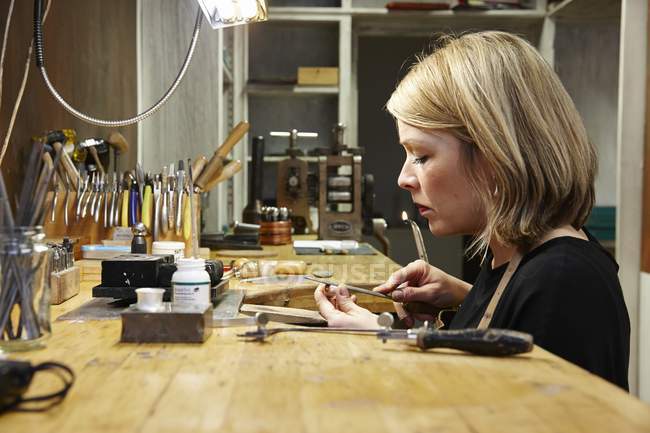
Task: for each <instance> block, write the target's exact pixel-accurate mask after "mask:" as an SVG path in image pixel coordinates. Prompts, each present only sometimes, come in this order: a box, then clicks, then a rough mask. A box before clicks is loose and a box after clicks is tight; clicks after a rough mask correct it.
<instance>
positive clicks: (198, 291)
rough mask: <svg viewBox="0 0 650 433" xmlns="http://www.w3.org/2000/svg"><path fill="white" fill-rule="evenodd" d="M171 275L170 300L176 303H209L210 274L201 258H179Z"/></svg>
mask: <svg viewBox="0 0 650 433" xmlns="http://www.w3.org/2000/svg"><path fill="white" fill-rule="evenodd" d="M176 266H177V269H176V272H174V275H172V294H173V298H172V301H173V302H174V304H177V305H206V306H207V305H210V304H211V302H210V275H209V274H208V273H207V271H206V270H205V260H203V259H193V258H192V259H180V260H178V261H177V262H176Z"/></svg>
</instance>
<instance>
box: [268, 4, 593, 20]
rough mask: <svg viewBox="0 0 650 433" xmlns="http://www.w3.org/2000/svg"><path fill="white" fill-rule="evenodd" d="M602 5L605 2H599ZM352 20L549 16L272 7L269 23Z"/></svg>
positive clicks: (530, 12)
mask: <svg viewBox="0 0 650 433" xmlns="http://www.w3.org/2000/svg"><path fill="white" fill-rule="evenodd" d="M600 1H603V0H600ZM342 16H351V17H352V18H364V17H390V18H404V17H409V18H416V19H421V18H425V19H441V20H458V19H461V20H462V19H471V20H475V19H489V20H495V19H496V20H498V19H506V18H508V19H533V20H536V19H542V18H544V17H545V16H546V13H545V12H544V11H542V10H539V9H511V10H487V11H481V10H477V11H453V10H442V11H389V10H388V9H386V8H378V7H357V8H354V7H353V8H327V7H270V8H269V19H271V20H282V19H292V20H300V21H323V20H325V21H329V20H335V19H336V17H342Z"/></svg>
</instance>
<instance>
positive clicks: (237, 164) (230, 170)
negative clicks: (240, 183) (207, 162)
mask: <svg viewBox="0 0 650 433" xmlns="http://www.w3.org/2000/svg"><path fill="white" fill-rule="evenodd" d="M241 168H242V165H241V161H240V160H237V161H230V162H229V163H228V164H226V165H224V166H223V169H222V170H221V174H220V175H219V176H218V177H216V178H214V179H212V180H211V181H210V182H208V183H207V185H205V189H204V190H203V192H208V191H210V190H212V188H214V187H215V186H217V185H218V184H220V183H221V182H223V181H225V180H227V179H230V178H231V177H233V176H234V175H235V174H237V173H239V171H241Z"/></svg>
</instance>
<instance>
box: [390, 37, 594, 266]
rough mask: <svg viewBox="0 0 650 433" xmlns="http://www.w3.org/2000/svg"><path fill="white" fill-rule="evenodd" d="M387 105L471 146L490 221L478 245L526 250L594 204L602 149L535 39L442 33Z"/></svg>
mask: <svg viewBox="0 0 650 433" xmlns="http://www.w3.org/2000/svg"><path fill="white" fill-rule="evenodd" d="M386 108H387V109H388V111H389V112H390V113H391V114H392V116H393V117H394V118H396V119H397V120H400V121H402V122H404V123H407V124H409V125H411V126H414V127H417V128H421V129H443V130H446V131H447V132H450V133H452V134H453V135H454V136H456V137H457V138H458V139H459V140H460V141H461V142H462V143H463V144H464V146H463V149H464V150H463V158H462V161H463V168H464V171H465V172H466V175H467V176H468V178H469V180H470V184H471V185H472V187H473V188H474V190H475V191H476V193H477V196H478V197H479V198H480V201H481V206H482V207H483V209H484V215H485V223H484V225H483V229H482V231H481V232H480V233H475V234H474V236H475V237H474V242H473V243H472V245H471V246H470V248H469V250H470V251H471V252H472V253H474V254H476V253H479V252H480V251H487V247H488V245H489V242H490V240H491V239H492V238H495V239H496V240H498V241H499V242H501V243H504V244H507V245H513V246H517V247H521V248H528V247H530V246H532V245H533V244H534V243H535V241H537V240H539V239H540V238H541V237H542V236H543V235H544V234H546V233H547V232H548V231H550V230H552V229H554V228H556V227H559V226H562V225H566V224H570V225H572V226H573V227H574V228H576V229H580V228H581V227H582V226H583V225H584V223H585V221H586V220H587V217H588V216H589V213H590V212H591V208H592V206H593V204H594V178H595V176H596V170H597V156H596V150H595V148H594V146H593V145H592V144H591V143H590V142H589V140H588V138H587V132H586V130H585V127H584V124H583V122H582V119H581V118H580V115H579V114H578V111H577V110H576V108H575V105H574V104H573V101H572V100H571V98H570V97H569V95H568V93H567V92H566V90H565V89H564V87H563V86H562V83H561V82H560V80H559V78H558V77H557V75H556V74H555V72H553V70H552V69H551V67H550V66H549V65H548V64H547V63H546V62H545V61H544V59H543V58H542V57H541V55H540V54H539V53H538V52H537V51H536V50H535V48H533V47H532V46H531V45H530V44H529V43H528V42H526V41H525V40H523V39H522V38H520V37H517V36H514V35H512V34H509V33H504V32H496V31H487V32H479V33H468V34H464V35H461V36H450V35H443V36H440V37H438V38H437V40H436V42H435V43H434V51H433V53H432V54H430V55H428V56H426V57H423V58H419V59H418V61H417V63H416V64H415V65H414V66H412V67H411V69H410V71H409V72H408V74H407V75H406V76H405V77H404V79H403V80H402V81H401V82H400V83H399V85H398V86H397V88H396V89H395V91H394V92H393V94H392V96H391V97H390V100H389V101H388V103H387V105H386Z"/></svg>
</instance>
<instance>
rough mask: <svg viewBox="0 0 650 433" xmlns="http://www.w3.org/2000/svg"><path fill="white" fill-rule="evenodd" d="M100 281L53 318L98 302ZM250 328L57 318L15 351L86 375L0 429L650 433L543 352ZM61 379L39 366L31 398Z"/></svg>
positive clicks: (607, 394)
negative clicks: (130, 338)
mask: <svg viewBox="0 0 650 433" xmlns="http://www.w3.org/2000/svg"><path fill="white" fill-rule="evenodd" d="M327 259H328V260H334V263H339V264H340V263H341V262H343V263H344V264H345V263H346V262H348V261H349V263H348V264H352V263H355V259H357V257H339V256H336V257H328V258H327ZM375 259H376V260H377V259H380V261H381V260H385V259H382V258H381V257H376V256H375ZM312 260H313V261H315V260H316V259H312ZM319 261H320V259H319ZM320 263H324V262H322V261H321V262H320ZM367 263H370V262H367ZM377 269H379V266H378V267H377ZM92 285H93V283H91V282H84V283H82V292H81V294H80V295H79V296H76V297H74V298H72V299H70V300H69V301H67V302H65V303H63V304H62V305H60V306H56V307H53V308H52V316H53V317H54V318H56V317H57V316H59V315H60V314H61V313H63V312H66V311H69V310H71V309H73V308H75V307H77V306H79V305H81V304H82V303H83V302H85V301H86V300H87V299H89V297H90V287H91V286H92ZM242 331H243V328H226V329H223V328H222V329H216V330H215V332H214V333H213V334H212V336H211V337H210V338H209V339H208V341H207V342H205V343H204V344H202V345H162V344H141V345H135V344H121V343H119V336H120V322H119V321H115V320H113V321H95V322H86V323H73V322H56V321H55V322H54V323H53V335H52V337H51V339H50V340H49V341H48V348H47V349H45V350H42V351H37V352H30V353H26V354H22V355H20V356H12V358H21V359H29V360H30V361H32V362H41V361H45V360H56V361H59V362H64V363H66V364H68V365H69V366H71V367H72V368H73V369H74V371H75V372H76V374H77V382H76V383H75V385H74V387H73V388H72V390H71V392H70V394H69V395H68V397H67V398H66V400H65V401H64V403H63V404H61V405H60V406H58V407H56V408H54V409H52V410H51V411H49V412H48V413H45V414H26V413H12V414H6V415H2V416H0V431H2V432H3V433H4V432H7V433H34V432H38V433H55V432H56V433H68V432H69V433H85V432H97V433H99V432H102V433H111V432H138V433H148V432H151V433H163V432H170V433H171V432H173V433H177V432H216V431H219V432H283V433H288V432H338V433H350V432H373V433H380V432H400V433H406V432H437V431H440V432H443V431H444V432H473V433H477V432H495V433H503V432H589V433H596V432H620V433H622V432H625V433H628V432H650V407H649V406H648V405H646V404H644V403H642V402H641V401H639V400H637V399H636V398H634V397H631V396H630V395H628V394H626V393H625V392H623V391H621V390H620V389H618V388H616V387H615V386H613V385H611V384H609V383H607V382H605V381H603V380H601V379H599V378H597V377H595V376H593V375H591V374H589V373H587V372H585V371H583V370H581V369H580V368H578V367H575V366H573V365H571V364H569V363H568V362H565V361H563V360H561V359H559V358H557V357H555V356H553V355H551V354H549V353H547V352H545V351H544V350H542V349H539V348H535V350H534V351H533V352H532V353H530V354H527V355H526V356H519V357H515V358H503V359H496V358H484V357H477V356H470V355H465V354H462V353H459V352H454V351H449V350H441V351H435V352H434V351H432V352H427V353H422V352H419V351H417V350H414V349H412V348H410V347H409V346H406V345H405V344H404V343H398V342H390V343H387V344H385V345H384V344H382V343H381V342H380V341H378V340H377V339H376V338H374V337H369V336H353V335H325V334H299V333H294V334H291V333H289V334H279V335H277V336H274V337H271V338H270V340H269V341H268V342H267V343H264V344H260V343H248V342H243V341H241V340H239V339H238V338H237V337H236V334H237V333H238V332H242ZM55 384H56V382H55V381H53V380H50V379H49V377H48V376H47V375H46V374H39V375H38V376H37V378H36V380H35V383H34V384H33V386H32V388H31V389H30V392H32V393H33V392H37V391H44V390H45V389H47V388H48V386H53V385H55Z"/></svg>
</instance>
